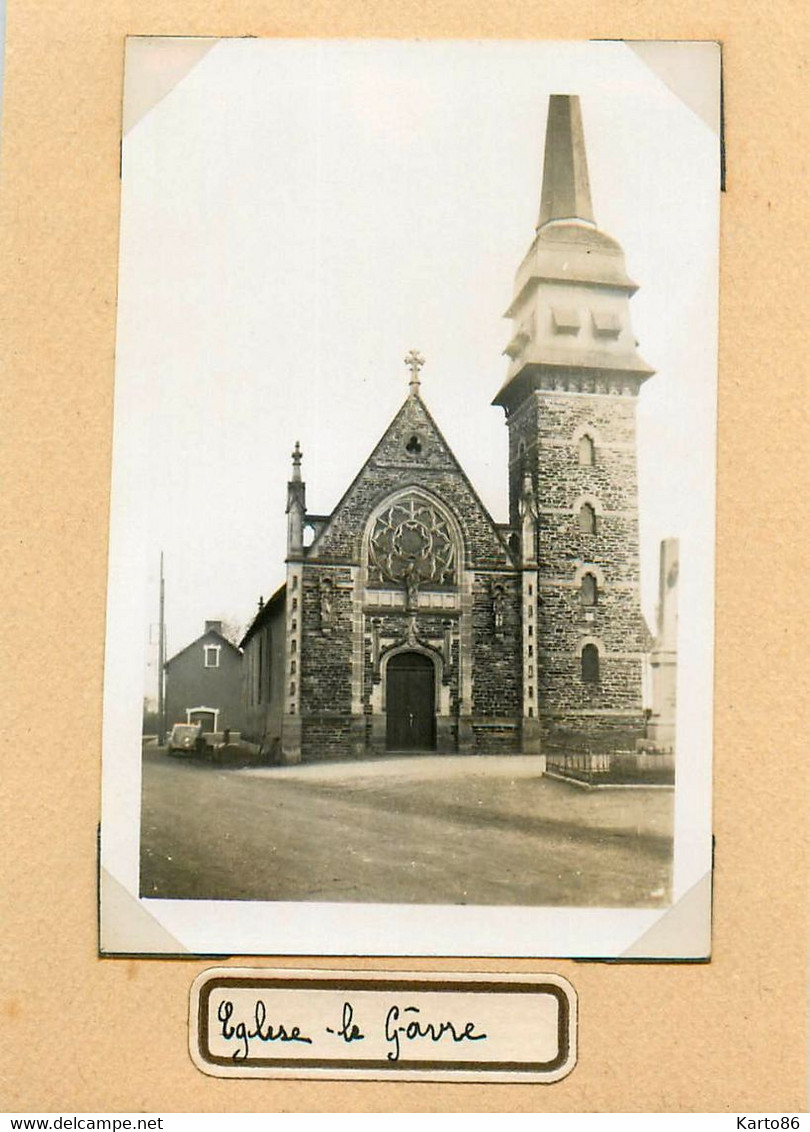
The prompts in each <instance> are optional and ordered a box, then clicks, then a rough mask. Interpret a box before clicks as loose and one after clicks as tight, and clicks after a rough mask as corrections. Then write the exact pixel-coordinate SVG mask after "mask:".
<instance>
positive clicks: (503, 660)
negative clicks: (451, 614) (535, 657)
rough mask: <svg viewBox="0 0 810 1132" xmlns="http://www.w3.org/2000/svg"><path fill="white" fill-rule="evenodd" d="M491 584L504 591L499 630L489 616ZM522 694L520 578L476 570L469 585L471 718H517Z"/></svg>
mask: <svg viewBox="0 0 810 1132" xmlns="http://www.w3.org/2000/svg"><path fill="white" fill-rule="evenodd" d="M494 584H499V585H502V586H503V587H504V590H505V600H504V606H503V626H502V628H501V629H500V630H497V629H496V627H495V622H494V615H493V603H492V587H493V585H494ZM522 694H523V673H522V669H521V588H520V577H519V575H517V574H514V575H512V576H510V577H505V576H504V575H502V574H488V573H484V572H481V571H479V572H477V573H476V575H475V582H474V584H473V717H474V718H477V717H480V716H488V717H511V718H513V719H514V718H516V717H519V716H520V714H521V711H522V703H521V701H522Z"/></svg>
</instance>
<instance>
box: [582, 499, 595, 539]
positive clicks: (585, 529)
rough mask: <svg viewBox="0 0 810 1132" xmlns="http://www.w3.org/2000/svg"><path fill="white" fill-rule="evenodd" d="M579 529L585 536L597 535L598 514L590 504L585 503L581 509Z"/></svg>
mask: <svg viewBox="0 0 810 1132" xmlns="http://www.w3.org/2000/svg"><path fill="white" fill-rule="evenodd" d="M579 529H580V530H581V531H582V533H583V534H585V535H595V534H596V512H595V511H594V509H593V507H591V505H590V503H583V504H582V506H581V507H580V509H579Z"/></svg>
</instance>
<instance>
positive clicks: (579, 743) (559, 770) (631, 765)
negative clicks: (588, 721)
mask: <svg viewBox="0 0 810 1132" xmlns="http://www.w3.org/2000/svg"><path fill="white" fill-rule="evenodd" d="M641 738H642V735H641V734H640V733H639V732H638V731H611V732H606V733H604V734H598V735H582V734H581V733H578V732H574V731H555V732H553V733H552V734H551V735H550V736H548V738H547V739H546V741H545V743H544V751H545V756H546V769H547V771H548V772H550V773H552V774H557V775H560V776H561V777H562V778H569V779H571V780H573V781H576V782H582V783H585V784H586V785H589V786H600V785H601V786H609V785H616V786H623V785H624V786H632V785H640V786H641V785H649V786H657V785H661V786H668V785H672V784H673V783H674V781H675V756H674V753H673V752H672V751H654V750H649V749H640V747H639V740H640V739H641Z"/></svg>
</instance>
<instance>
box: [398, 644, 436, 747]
mask: <svg viewBox="0 0 810 1132" xmlns="http://www.w3.org/2000/svg"><path fill="white" fill-rule="evenodd" d="M385 704H386V737H385V739H386V741H385V745H386V747H387V748H388V750H389V751H432V750H435V748H436V669H435V667H434V665H433V661H432V660H431V659H430V657H428V656H425V655H424V654H423V653H419V652H401V653H397V654H396V656H392V657H391V659H390V660H389V661H388V664H387V665H386V696H385Z"/></svg>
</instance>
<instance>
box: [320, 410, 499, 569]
mask: <svg viewBox="0 0 810 1132" xmlns="http://www.w3.org/2000/svg"><path fill="white" fill-rule="evenodd" d="M412 437H416V438H417V443H418V446H419V451H418V452H416V451H415V446H414V453H413V454H411V453H409V452H408V448H407V445H408V443H409V440H410V438H412ZM409 485H412V486H414V487H417V488H423V489H424V490H426V491H429V492H431V493H432V494H434V495H435V496H436V497H437V499H439V500H441V502H443V503H444V504H445V506H447V507H448V508H449V509H450V510H451V511H452V512H453V514H454V515H455V517H456V519H457V520H458V522H459V525H460V526H461V529H462V533H463V536H464V543H465V552H466V555H467V559H468V563H474V564H476V565H479V566H490V567H496V568H497V567H501V568H503V569H508V568H509V567H510V566H511V562H510V558H509V554H508V551H507V550H506V548H505V546H504V545H503V543H502V541H501V539H500V538H499V536H498V534H497V532H496V531H495V528H494V526H493V524H492V521H491V520H490V518H489V516H488V515H487V513H486V511H485V510H484V508H483V506H482V504H481V503H480V501H479V500H478V498H477V497H476V495H475V492H474V490H473V488H472V487H471V485H470V483H469V481H468V480H467V478H466V477H465V476H464V474H463V472H462V471H461V469H460V468H459V466H458V464H457V463H456V460H455V458H454V457H453V455H452V453H451V452H450V450H449V449H448V447H447V444H446V442H445V441H444V439H443V437H442V435H441V433H440V432H439V430H438V429H437V427H436V425H435V424H434V422H433V420H432V418H431V417H430V415H429V414H428V412H427V410H426V408H425V406H424V405H423V403H422V401H421V400H420V399H419V398H416V397H409V398H408V400H407V401H406V402H405V404H404V405H403V407H402V409H401V410H400V412H399V413H398V414H397V416H396V418H395V419H394V421H393V422H392V424H391V426H390V427H389V429H388V431H387V432H386V434H385V436H384V437H383V439H382V441H381V442H380V443H379V444H378V446H377V448H376V449H375V450H374V452H373V454H372V456H371V458H370V459H369V460H368V462H367V463H366V464H365V466H364V467H363V469H362V471H361V472H360V473H359V475H358V476H357V478H356V479H355V481H354V483H353V484H352V485H351V487H350V488H349V490H348V492H347V493H346V495H345V497H344V498H343V500H342V501H341V503H340V504H339V505H338V507H337V508H336V510H335V512H334V514H333V515H332V517H331V520H330V522H329V524H328V527H327V529H326V530H325V531H324V533H323V535H322V536H321V537H320V538H319V539H318V540H317V541H316V543H315V544H314V545H313V547H312V554H313V556H314V557H316V558H317V559H318V560H321V561H323V560H327V561H335V562H355V563H356V562H359V560H360V553H361V542H362V535H363V531H364V530H365V527H366V524H367V522H368V519H369V516H370V515H371V513H372V511H373V510H374V509H375V507H376V506H377V505H378V504H379V503H380V502H381V501H382V500H383V499H385V498H386V497H387V496H388V495H390V494H392V493H393V492H395V491H398V490H400V489H403V488H405V487H407V486H409Z"/></svg>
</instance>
